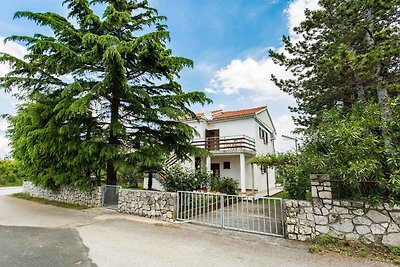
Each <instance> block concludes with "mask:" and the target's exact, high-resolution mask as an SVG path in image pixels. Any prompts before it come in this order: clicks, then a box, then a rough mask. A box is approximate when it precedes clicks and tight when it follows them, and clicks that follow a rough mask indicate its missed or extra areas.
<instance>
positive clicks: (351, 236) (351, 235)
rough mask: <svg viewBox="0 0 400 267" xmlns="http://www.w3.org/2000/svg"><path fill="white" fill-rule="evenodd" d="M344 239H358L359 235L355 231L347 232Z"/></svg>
mask: <svg viewBox="0 0 400 267" xmlns="http://www.w3.org/2000/svg"><path fill="white" fill-rule="evenodd" d="M344 239H345V240H347V241H357V240H359V239H360V235H359V234H355V233H350V234H347V235H346V236H345V238H344Z"/></svg>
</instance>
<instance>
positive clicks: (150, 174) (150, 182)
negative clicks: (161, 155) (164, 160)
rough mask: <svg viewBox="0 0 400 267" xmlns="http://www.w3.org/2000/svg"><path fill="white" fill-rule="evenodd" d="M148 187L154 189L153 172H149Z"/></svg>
mask: <svg viewBox="0 0 400 267" xmlns="http://www.w3.org/2000/svg"><path fill="white" fill-rule="evenodd" d="M147 189H148V190H153V172H149V181H148V183H147Z"/></svg>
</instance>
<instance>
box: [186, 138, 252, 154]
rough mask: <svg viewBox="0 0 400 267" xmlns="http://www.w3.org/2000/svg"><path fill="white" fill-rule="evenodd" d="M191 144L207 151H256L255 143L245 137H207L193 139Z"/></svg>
mask: <svg viewBox="0 0 400 267" xmlns="http://www.w3.org/2000/svg"><path fill="white" fill-rule="evenodd" d="M192 144H193V145H195V146H197V147H200V148H205V149H207V150H208V151H231V150H250V151H255V150H256V142H255V140H254V139H253V138H251V137H248V136H247V135H235V136H223V137H207V138H204V139H195V140H193V141H192Z"/></svg>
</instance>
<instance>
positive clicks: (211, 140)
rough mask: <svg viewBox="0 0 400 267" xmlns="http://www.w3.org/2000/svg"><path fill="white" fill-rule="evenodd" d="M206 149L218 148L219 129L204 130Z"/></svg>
mask: <svg viewBox="0 0 400 267" xmlns="http://www.w3.org/2000/svg"><path fill="white" fill-rule="evenodd" d="M206 145H207V149H208V150H210V151H212V150H219V130H206Z"/></svg>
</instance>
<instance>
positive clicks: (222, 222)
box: [220, 194, 225, 228]
mask: <svg viewBox="0 0 400 267" xmlns="http://www.w3.org/2000/svg"><path fill="white" fill-rule="evenodd" d="M220 201H221V228H224V206H225V205H224V195H222V194H221V197H220Z"/></svg>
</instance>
